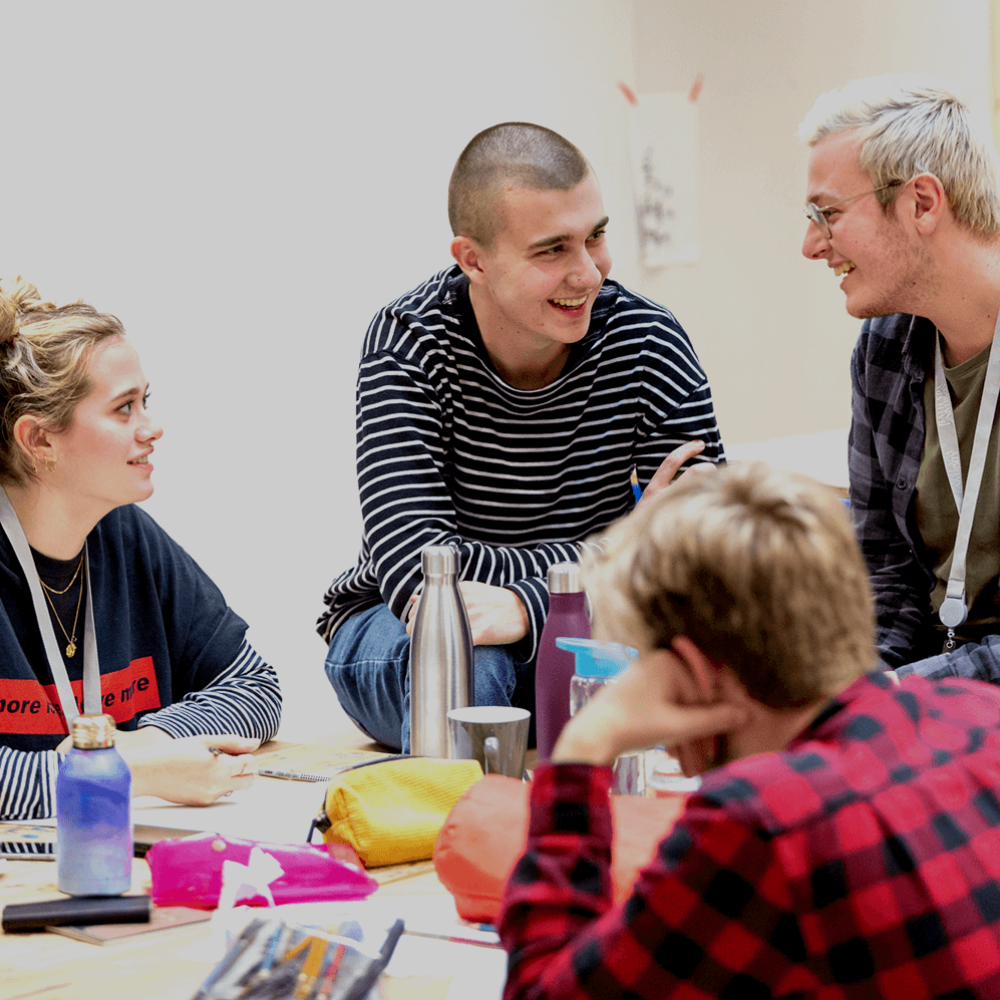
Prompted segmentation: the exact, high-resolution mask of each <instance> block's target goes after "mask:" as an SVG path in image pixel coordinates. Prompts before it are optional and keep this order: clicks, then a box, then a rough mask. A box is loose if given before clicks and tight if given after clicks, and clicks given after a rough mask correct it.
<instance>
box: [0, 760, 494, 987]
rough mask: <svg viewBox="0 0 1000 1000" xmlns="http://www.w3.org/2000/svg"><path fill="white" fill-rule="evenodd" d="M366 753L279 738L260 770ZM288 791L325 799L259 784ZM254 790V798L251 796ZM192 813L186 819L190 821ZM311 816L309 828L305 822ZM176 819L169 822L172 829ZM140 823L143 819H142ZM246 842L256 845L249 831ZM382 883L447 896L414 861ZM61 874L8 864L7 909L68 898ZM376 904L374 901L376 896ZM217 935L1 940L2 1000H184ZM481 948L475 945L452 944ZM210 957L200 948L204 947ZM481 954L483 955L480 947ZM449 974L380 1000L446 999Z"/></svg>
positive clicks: (194, 818)
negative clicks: (98, 941)
mask: <svg viewBox="0 0 1000 1000" xmlns="http://www.w3.org/2000/svg"><path fill="white" fill-rule="evenodd" d="M372 752H373V751H365V750H352V749H348V750H341V751H337V750H333V749H331V748H330V747H320V746H307V745H297V744H292V743H282V742H279V741H275V740H272V741H271V742H270V743H267V744H265V745H264V746H263V747H261V748H260V749H259V750H258V751H257V754H256V756H257V758H258V764H259V766H261V767H272V768H278V769H282V770H296V771H306V772H311V773H329V772H330V771H332V770H334V769H335V768H336V767H337V766H338V765H340V764H342V763H344V762H345V760H346V759H350V757H347V758H345V756H344V755H345V754H348V755H352V754H354V753H357V754H359V755H361V756H364V755H367V754H369V753H372ZM287 786H297V788H299V789H300V788H301V786H305V787H306V788H310V789H311V793H310V794H311V797H312V798H313V799H315V801H316V805H317V806H318V805H319V802H320V800H321V798H322V788H323V786H322V785H321V784H320V783H318V782H317V783H315V784H312V785H308V784H307V783H305V782H292V781H287V780H283V779H279V778H265V777H258V778H257V781H256V782H255V784H254V789H255V790H257V793H258V796H259V799H260V801H265V802H266V800H267V798H268V797H269V796H273V795H274V794H276V793H277V794H279V795H281V794H283V793H284V792H285V791H286V789H287ZM254 789H252V790H251V791H253V790H254ZM211 809H214V807H210V809H209V810H198V809H193V808H192V809H188V810H184V811H179V810H175V811H173V812H172V814H171V815H172V816H174V817H175V819H176V817H178V816H179V817H181V819H180V820H178V821H179V822H180V825H181V826H184V825H187V826H190V827H192V828H194V827H197V828H199V829H200V828H203V827H204V826H205V825H208V824H211V828H213V829H214V822H213V821H211V820H209V819H207V818H206V813H208V812H209V811H210V810H211ZM185 812H186V813H187V816H188V821H187V823H186V824H185V823H184V822H183V815H184V813H185ZM310 818H311V816H310V815H308V814H307V815H306V816H305V817H297V820H298V822H297V824H296V828H298V827H300V826H301V827H302V829H301V832H300V834H299V835H298V836H297V837H295V838H294V840H295V841H297V842H302V841H304V839H305V832H306V827H307V826H308V821H309V819H310ZM303 819H304V823H303V822H302V820H303ZM173 821H174V820H172V822H173ZM137 822H138V820H137ZM241 835H242V836H244V837H254V839H268V838H257V837H255V835H254V834H253V832H252V831H243V833H242V834H241ZM132 872H133V874H132V892H133V893H147V892H149V890H150V879H149V867H148V865H147V864H146V862H145V861H143V860H141V859H138V858H136V859H134V860H133V869H132ZM369 874H371V875H372V877H373V878H375V879H376V880H377V881H379V882H380V887H379V889H378V890H376V892H375V893H374V897H379V898H381V897H383V896H402V895H439V894H444V895H447V890H446V889H445V888H444V887H443V886H442V885H441V883H440V881H439V880H438V878H437V875H436V873H435V871H434V868H433V864H432V863H431V862H429V861H427V862H417V863H415V864H411V865H398V866H392V867H389V868H381V869H372V870H371V871H370V873H369ZM55 878H56V868H55V864H54V863H53V862H51V861H15V860H10V859H8V861H7V864H6V867H5V868H4V869H3V874H2V876H0V906H6V905H7V904H10V903H28V902H35V901H39V900H45V899H56V898H61V894H60V893H59V891H58V890H57V889H56V885H55ZM374 897H373V898H374ZM211 934H212V931H211V929H210V927H209V924H208V922H202V923H197V924H189V925H187V926H182V927H173V928H169V929H165V930H157V931H154V932H151V933H149V934H139V935H136V936H135V937H132V938H129V939H127V940H121V941H115V942H113V943H110V944H107V945H95V944H90V943H86V942H83V941H77V940H74V939H72V938H68V937H65V936H63V935H61V934H53V933H44V932H43V933H34V934H8V935H4V934H2V933H0V1000H91V998H93V1000H135V998H136V997H142V998H143V1000H187V998H189V997H191V996H193V995H194V993H195V991H196V990H197V988H198V986H200V985H201V983H202V982H204V980H205V979H206V978H207V976H208V975H209V973H210V972H211V970H212V967H213V963H212V962H210V961H209V962H206V961H198V960H195V959H193V958H190V957H186V955H185V953H186V952H188V951H193V952H197V951H198V950H199V949H198V948H197V945H198V944H199V942H203V941H205V940H206V939H207V938H209V937H210V936H211ZM455 947H460V948H475V946H473V945H460V946H455ZM202 950H203V949H202ZM476 950H478V949H476ZM451 978H452V976H451V974H450V972H449V971H448V970H444V969H443V970H442V971H441V974H440V975H426V976H425V975H421V976H406V977H402V978H400V977H392V976H388V975H386V976H384V977H383V980H382V986H381V995H382V997H383V1000H443V998H444V997H445V996H446V995H447V993H448V989H449V986H450V983H451Z"/></svg>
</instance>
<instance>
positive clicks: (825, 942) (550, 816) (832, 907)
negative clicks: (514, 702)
mask: <svg viewBox="0 0 1000 1000" xmlns="http://www.w3.org/2000/svg"><path fill="white" fill-rule="evenodd" d="M998 727H1000V691H998V690H997V689H996V688H995V687H994V686H992V685H986V684H982V683H979V682H977V681H969V680H951V681H941V682H932V681H928V680H925V679H923V678H914V679H913V680H912V681H911V682H909V683H908V684H906V685H903V686H901V687H896V686H894V685H891V684H890V683H889V681H888V679H887V678H886V677H885V676H884V675H883V674H881V673H876V674H871V675H869V676H868V677H863V678H861V679H860V680H858V681H856V682H855V683H854V684H852V685H851V686H850V687H849V688H848V689H847V690H846V691H845V692H843V694H841V695H840V696H839V697H838V698H836V699H834V700H832V701H831V702H830V704H829V705H828V706H827V707H826V708H825V709H824V710H823V711H822V713H821V714H820V715H819V716H818V717H817V718H816V720H815V721H814V722H813V723H812V724H811V725H810V726H809V727H808V728H807V729H806V730H805V731H804V732H802V733H801V734H800V735H799V736H798V737H796V739H794V740H793V741H792V742H791V743H790V744H789V745H788V747H787V749H786V750H785V751H783V752H781V753H768V754H759V755H757V756H754V757H748V758H746V759H744V760H741V761H736V762H734V763H732V764H728V765H726V766H724V767H721V768H718V769H716V770H715V771H712V772H709V773H708V774H707V775H706V776H705V779H704V783H703V785H702V788H701V791H700V793H699V794H697V795H695V796H693V797H692V798H691V799H690V801H689V802H688V805H687V808H686V810H685V812H684V813H683V814H682V816H681V818H680V819H679V820H678V822H677V824H676V826H675V827H674V829H673V831H672V832H671V833H670V834H669V836H667V837H666V839H665V840H663V841H662V842H661V843H660V845H659V848H658V849H657V850H656V852H655V854H654V856H653V859H652V861H651V863H650V865H649V867H648V868H646V869H645V870H644V871H643V872H642V873H641V874H640V876H639V878H638V880H637V882H636V884H635V887H634V889H633V892H632V895H631V896H630V897H629V898H628V899H627V900H626V901H625V902H624V903H623V904H622V905H619V906H614V905H613V904H612V900H611V880H610V875H609V866H610V855H611V816H610V810H609V806H608V788H609V778H610V771H609V770H608V769H607V768H592V767H587V766H585V765H579V764H562V765H556V766H552V765H543V766H541V767H539V768H538V770H537V771H536V773H535V780H534V786H533V789H532V806H531V826H530V830H529V835H528V845H527V852H526V853H525V855H524V856H523V857H522V858H521V860H520V861H519V862H518V865H517V867H516V869H515V871H514V874H513V875H512V877H511V880H510V882H509V883H508V885H507V889H506V895H505V898H504V904H503V911H502V913H501V917H500V936H501V939H502V941H503V945H504V947H505V948H506V949H507V950H508V952H509V975H508V981H507V987H506V990H505V993H504V997H505V1000H513V998H515V997H532V998H534V1000H556V998H591V1000H597V998H600V1000H612V998H615V997H628V998H630V1000H639V998H643V997H649V998H654V997H655V998H657V1000H663V998H667V997H670V998H674V1000H678V998H682V997H683V998H684V1000H707V998H710V997H722V998H728V1000H757V998H765V997H798V998H806V997H815V998H823V1000H839V998H847V997H850V998H862V997H863V998H865V1000H869V998H871V1000H874V998H879V997H886V998H892V1000H900V998H902V1000H931V998H944V997H948V998H951V1000H959V998H961V1000H972V998H974V997H991V998H996V997H998V996H1000V882H998V879H1000V731H998Z"/></svg>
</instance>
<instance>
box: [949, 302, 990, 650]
mask: <svg viewBox="0 0 1000 1000" xmlns="http://www.w3.org/2000/svg"><path fill="white" fill-rule="evenodd" d="M998 341H1000V315H998V316H997V322H996V326H995V327H994V330H993V344H992V346H991V347H990V359H989V361H988V362H987V365H986V381H985V384H984V385H983V398H982V401H981V402H980V404H979V416H978V417H977V419H976V436H975V437H974V438H973V441H972V458H971V460H970V462H969V478H968V480H967V481H966V484H965V493H964V496H963V492H962V459H961V455H960V454H959V450H958V434H957V433H956V431H955V414H954V411H953V409H952V405H951V393H950V392H949V390H948V381H947V379H946V378H945V375H944V361H943V360H942V358H941V337H940V334H937V335H935V339H934V412H935V416H936V418H937V427H938V438H939V440H940V442H941V457H942V459H943V460H944V468H945V472H947V474H948V482H949V483H950V484H951V493H952V496H953V497H954V498H955V506H956V507H957V508H958V531H956V532H955V551H954V554H953V555H952V559H951V573H950V575H949V577H948V589H947V590H946V591H945V598H944V600H943V601H942V602H941V607H940V609H939V610H938V617H939V618H940V619H941V624H942V625H944V626H945V627H946V628H947V629H948V644H949V645H946V648H953V647H954V639H955V631H954V630H955V629H956V628H958V626H959V625H961V624H962V623H963V622H964V621H965V619H966V618H967V617H968V614H969V609H968V606H967V605H966V603H965V557H966V554H967V553H968V551H969V539H970V538H971V537H972V521H973V518H974V516H975V513H976V502H977V501H978V500H979V487H980V485H981V484H982V481H983V471H984V469H985V468H986V448H987V446H988V445H989V441H990V432H991V430H992V429H993V421H994V417H995V416H996V408H997V396H998V395H1000V347H998V346H997V345H998Z"/></svg>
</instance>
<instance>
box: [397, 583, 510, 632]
mask: <svg viewBox="0 0 1000 1000" xmlns="http://www.w3.org/2000/svg"><path fill="white" fill-rule="evenodd" d="M458 589H459V590H460V591H461V593H462V600H463V601H464V602H465V610H466V611H467V612H468V615H469V625H470V626H471V628H472V644H473V646H507V645H509V644H510V643H512V642H517V641H518V640H519V639H523V638H524V637H525V636H526V635H527V634H528V612H527V611H526V610H525V607H524V604H523V603H522V601H521V598H520V597H518V596H517V594H516V593H515V592H514V591H513V590H507V589H506V588H505V587H492V586H490V585H489V584H487V583H474V582H472V581H470V580H462V581H461V582H460V583H459V585H458ZM419 603H420V598H419V596H414V597H411V598H410V611H409V615H408V616H407V619H406V631H407V634H408V635H413V621H414V618H415V616H416V613H417V605H418V604H419Z"/></svg>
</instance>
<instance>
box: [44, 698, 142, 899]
mask: <svg viewBox="0 0 1000 1000" xmlns="http://www.w3.org/2000/svg"><path fill="white" fill-rule="evenodd" d="M71 730H72V736H73V748H72V749H71V750H70V752H69V753H68V754H67V756H66V759H65V760H64V761H63V762H62V765H61V766H60V768H59V774H58V775H57V777H56V867H57V869H58V882H57V884H58V887H59V891H60V892H65V893H68V894H69V895H70V896H120V895H121V894H122V893H123V892H127V891H128V890H129V889H130V888H131V886H132V774H131V772H130V771H129V769H128V764H126V763H125V761H124V760H123V759H122V756H121V754H120V753H118V750H117V749H116V748H115V720H114V719H113V718H112V717H111V716H110V715H78V716H77V717H76V718H75V719H74V720H73V722H72V727H71Z"/></svg>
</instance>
